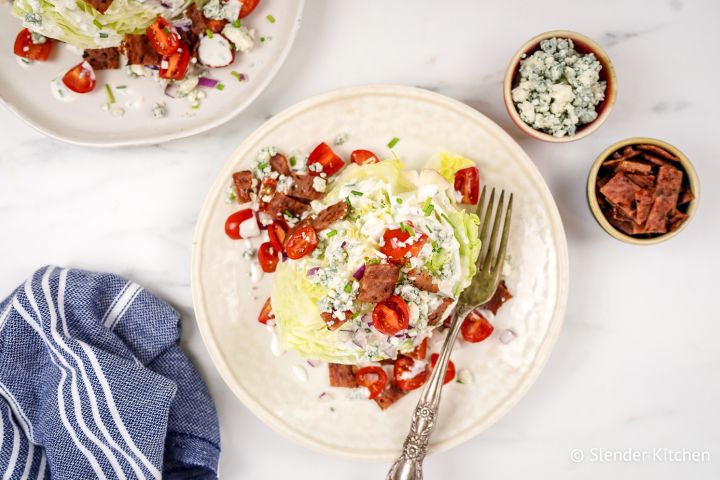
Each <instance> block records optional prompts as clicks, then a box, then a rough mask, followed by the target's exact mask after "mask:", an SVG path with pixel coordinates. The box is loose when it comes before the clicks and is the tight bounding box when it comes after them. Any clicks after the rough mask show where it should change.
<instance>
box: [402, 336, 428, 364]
mask: <svg viewBox="0 0 720 480" xmlns="http://www.w3.org/2000/svg"><path fill="white" fill-rule="evenodd" d="M427 344H428V339H427V338H425V339H424V340H423V341H422V343H420V345H418V346H417V347H415V350H413V351H412V352H410V353H408V354H407V356H408V357H411V358H414V359H415V360H425V356H426V355H427Z"/></svg>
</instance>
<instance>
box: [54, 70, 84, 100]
mask: <svg viewBox="0 0 720 480" xmlns="http://www.w3.org/2000/svg"><path fill="white" fill-rule="evenodd" d="M64 75H65V73H61V74H60V75H58V76H57V77H55V78H53V79H52V80H50V92H51V93H52V96H53V97H55V99H56V100H59V101H61V102H72V101H74V100H75V99H77V96H78V94H77V93H75V92H73V91H72V90H70V89H69V88H68V87H67V86H65V84H64V83H63V81H62V77H63V76H64Z"/></svg>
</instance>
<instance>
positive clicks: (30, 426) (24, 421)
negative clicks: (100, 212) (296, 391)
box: [0, 267, 220, 480]
mask: <svg viewBox="0 0 720 480" xmlns="http://www.w3.org/2000/svg"><path fill="white" fill-rule="evenodd" d="M179 322H180V317H179V315H178V314H177V312H175V310H173V309H172V308H171V307H170V306H169V305H168V304H167V303H165V302H164V301H162V300H160V299H159V298H157V297H156V296H154V295H153V294H151V293H149V292H148V291H146V290H144V289H143V288H142V287H140V286H139V285H138V284H136V283H133V282H129V281H127V280H125V279H123V278H121V277H118V276H117V275H112V274H104V273H92V272H87V271H82V270H66V269H60V268H57V267H45V268H42V269H40V270H38V271H37V272H35V274H34V275H33V276H32V277H31V278H29V279H28V280H27V282H25V284H24V285H21V286H20V287H18V288H17V290H15V292H13V294H12V295H11V296H10V297H9V298H7V299H6V300H4V301H3V302H2V303H0V478H1V480H9V479H20V478H23V479H25V478H30V479H41V478H54V479H61V480H76V479H77V480H87V479H94V478H109V479H136V478H140V479H159V478H161V477H162V478H182V479H188V478H192V479H211V478H217V463H218V457H219V454H220V446H219V445H220V434H219V429H218V422H217V413H216V411H215V406H214V404H213V401H212V398H211V397H210V394H209V392H208V390H207V387H206V386H205V384H204V383H203V381H202V379H201V378H200V377H199V376H198V374H197V372H196V371H195V369H194V367H193V366H192V364H191V363H190V361H189V360H188V358H187V357H186V356H185V355H184V354H183V352H182V350H181V349H180V346H179V344H178V342H179V339H180V330H179Z"/></svg>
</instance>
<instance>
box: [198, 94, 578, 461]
mask: <svg viewBox="0 0 720 480" xmlns="http://www.w3.org/2000/svg"><path fill="white" fill-rule="evenodd" d="M341 134H346V135H347V138H348V139H347V142H346V143H344V144H343V145H341V146H336V147H334V148H335V149H336V151H337V152H338V153H339V154H341V155H342V156H343V157H344V158H348V156H349V153H350V152H351V151H352V150H354V149H358V148H367V149H370V150H372V151H374V152H375V153H376V154H378V155H380V156H381V157H382V158H386V157H389V156H390V152H389V151H388V148H387V146H386V145H387V143H388V141H389V140H390V139H391V138H393V137H398V138H399V139H400V141H399V142H398V143H397V145H396V146H395V148H394V152H395V153H396V154H397V155H398V156H399V157H400V158H401V159H402V160H403V161H404V162H405V163H406V165H407V167H408V168H420V167H422V165H423V164H425V162H426V161H427V160H428V159H429V158H430V157H432V156H433V155H436V154H437V153H439V152H441V151H451V152H455V153H457V154H460V155H463V156H465V157H468V158H471V159H473V160H475V161H476V162H477V163H478V165H479V167H480V169H481V172H482V175H483V177H484V182H485V183H486V184H488V185H492V186H496V187H500V188H505V189H508V190H510V191H513V192H515V195H516V197H515V207H514V213H513V227H512V232H511V235H510V244H509V253H510V257H509V259H508V271H507V272H506V274H505V278H506V280H507V283H508V286H509V288H510V291H511V292H512V294H513V295H514V297H515V298H514V299H512V300H511V301H510V302H508V303H507V304H506V305H505V306H504V307H503V308H502V309H501V310H500V312H499V314H498V315H497V317H496V318H495V319H494V321H493V323H494V326H495V332H494V333H493V335H492V336H491V337H490V338H489V339H487V340H485V341H484V342H482V343H480V344H477V345H470V344H466V345H464V346H459V348H458V349H457V351H456V352H454V354H453V360H454V362H455V364H456V366H457V368H458V369H468V370H469V371H471V372H472V375H473V377H474V379H475V380H474V382H472V383H470V384H458V383H452V384H449V385H447V386H446V387H445V389H444V393H443V402H442V405H441V411H440V419H439V424H438V427H437V429H436V431H435V434H434V435H433V439H432V444H431V451H439V450H445V449H448V448H450V447H452V446H454V445H457V444H459V443H461V442H464V441H466V440H468V439H469V438H471V437H472V436H474V435H476V434H477V433H479V432H481V431H482V430H483V429H485V428H487V427H488V426H489V425H491V424H492V423H494V422H496V421H497V420H498V419H499V418H501V417H502V416H503V415H504V414H505V413H506V412H507V411H508V410H509V409H510V408H511V407H512V406H513V405H515V403H516V402H517V401H518V400H519V399H520V398H521V397H522V395H523V394H524V393H525V391H526V390H527V389H528V388H529V386H530V385H531V384H532V382H533V381H534V380H535V378H536V377H537V375H538V373H539V372H540V370H541V369H542V367H543V366H544V364H545V362H546V360H547V358H548V356H549V354H550V351H551V350H552V347H553V345H554V343H555V340H556V338H557V336H558V333H559V331H560V327H561V324H562V320H563V315H564V311H565V302H566V297H567V286H568V264H567V245H566V241H565V235H564V232H563V228H562V223H561V220H560V216H559V214H558V211H557V208H556V206H555V203H554V201H553V198H552V196H551V194H550V192H549V190H548V188H547V186H546V185H545V183H544V181H543V179H542V178H541V176H540V174H539V173H538V171H537V169H536V168H535V166H534V165H533V164H532V162H531V161H530V159H529V158H528V156H527V155H526V154H525V152H523V150H522V149H521V148H520V147H519V146H518V145H517V144H516V143H515V142H514V141H513V140H512V139H511V138H510V136H509V135H507V134H506V133H505V132H504V131H503V130H502V129H501V128H500V127H498V126H497V125H496V124H495V123H493V122H492V121H491V120H489V119H488V118H487V117H485V116H483V115H482V114H480V113H478V112H477V111H475V110H473V109H472V108H470V107H468V106H466V105H463V104H461V103H460V102H457V101H455V100H452V99H449V98H447V97H443V96H441V95H438V94H435V93H431V92H427V91H424V90H418V89H414V88H409V87H398V86H372V87H361V88H352V89H347V90H340V91H337V92H332V93H328V94H325V95H321V96H319V97H315V98H313V99H310V100H307V101H305V102H302V103H300V104H298V105H296V106H294V107H292V108H290V109H288V110H286V111H285V112H283V113H280V114H279V115H277V116H275V117H273V118H272V119H271V120H269V121H268V122H267V123H265V124H264V125H263V126H262V127H260V128H259V129H258V130H257V131H256V132H255V133H253V134H252V135H251V136H249V137H248V138H247V139H246V140H245V141H244V142H243V143H242V144H241V145H240V147H238V149H237V150H236V151H235V152H234V153H233V154H232V156H231V158H230V159H229V160H228V162H227V164H226V165H225V167H224V168H223V169H222V171H221V172H220V173H219V175H218V177H217V181H216V182H215V184H214V185H213V187H212V189H211V191H210V193H209V194H208V196H207V199H206V201H205V205H204V206H203V209H202V211H201V214H200V218H199V219H198V223H197V229H196V233H195V239H194V245H193V258H192V289H193V301H194V305H195V312H196V315H197V321H198V325H199V328H200V331H201V333H202V337H203V340H204V342H205V345H206V346H207V349H208V351H209V352H210V356H211V357H212V359H213V362H214V363H215V365H216V367H217V368H218V370H219V371H220V374H221V375H222V377H223V378H224V380H225V382H227V384H228V385H229V386H230V388H231V389H232V390H233V392H234V393H235V394H236V395H237V396H238V397H239V398H240V399H241V400H242V401H243V402H244V403H245V405H246V406H247V407H248V408H249V409H250V410H252V411H253V413H255V414H256V415H257V416H258V417H259V418H261V419H262V420H263V421H264V422H266V423H267V424H268V425H270V426H271V427H272V428H274V429H276V430H277V431H279V432H280V433H282V434H283V435H286V436H288V437H290V438H292V439H294V440H296V441H298V442H300V443H302V444H303V445H306V446H308V447H311V448H314V449H317V450H321V451H323V452H327V453H333V454H340V455H344V456H350V457H354V458H362V459H371V460H389V459H391V458H393V457H394V456H395V455H396V454H397V453H398V452H399V450H400V448H401V446H402V442H403V439H404V437H405V434H406V432H407V429H408V426H409V422H410V414H411V412H412V410H413V409H414V407H415V403H416V401H417V392H414V393H412V394H409V395H407V396H405V397H404V398H403V399H401V400H400V401H399V402H397V403H396V404H394V405H393V406H392V407H390V408H389V409H388V410H386V411H381V410H380V409H379V408H378V407H377V405H375V403H374V402H372V401H360V400H349V399H348V398H347V395H348V390H343V389H330V388H329V387H328V379H327V367H326V366H325V365H323V366H322V367H318V368H312V367H311V366H309V365H308V364H307V363H306V362H305V361H304V360H302V359H300V358H298V357H297V356H296V355H294V354H293V353H292V352H287V353H286V354H285V355H283V356H281V357H276V356H273V354H272V353H271V350H270V335H269V333H268V332H267V330H266V329H265V328H263V326H262V325H260V324H258V322H257V314H258V312H259V310H260V308H261V306H262V304H263V302H264V300H265V299H266V298H267V297H268V296H269V293H270V289H271V281H272V277H271V276H266V277H265V278H264V279H263V280H262V282H261V283H260V285H259V286H258V287H257V290H255V287H254V285H253V284H251V282H250V281H249V276H248V264H247V262H245V261H244V260H243V259H242V258H241V252H242V250H243V249H244V248H245V247H244V246H243V242H242V241H233V240H230V239H229V238H228V237H227V236H226V235H225V233H224V223H225V219H226V218H227V216H228V215H229V214H230V213H232V212H233V211H236V210H238V205H237V204H234V205H233V204H229V203H227V202H226V201H225V198H226V193H225V192H226V190H227V187H228V186H229V185H230V178H231V174H232V172H234V171H237V170H241V169H242V168H243V167H245V168H247V164H248V162H250V161H251V160H252V159H253V158H254V157H255V155H256V154H257V152H258V151H259V150H260V149H261V148H263V147H266V146H271V145H272V146H276V147H277V148H278V149H279V150H280V151H282V152H286V153H289V152H291V151H292V150H294V149H297V150H300V151H304V152H309V151H310V150H311V149H312V148H313V147H314V146H315V145H316V144H317V143H319V142H321V141H325V142H328V143H332V141H333V139H335V138H336V137H337V136H338V135H341ZM253 297H256V298H253ZM505 329H512V330H513V331H514V332H516V334H517V338H516V339H515V340H514V341H513V342H511V343H509V344H503V343H501V342H500V341H499V336H500V334H501V333H502V332H503V331H504V330H505ZM294 367H295V368H296V369H297V368H304V369H305V370H306V371H307V372H308V374H309V377H310V378H309V381H307V382H299V381H298V380H297V378H296V377H295V375H294V374H293V368H294ZM329 390H333V392H332V395H333V397H334V399H333V400H330V401H320V400H319V399H318V397H319V395H320V394H321V393H322V392H326V391H329Z"/></svg>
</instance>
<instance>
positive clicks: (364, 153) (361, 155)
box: [350, 150, 380, 165]
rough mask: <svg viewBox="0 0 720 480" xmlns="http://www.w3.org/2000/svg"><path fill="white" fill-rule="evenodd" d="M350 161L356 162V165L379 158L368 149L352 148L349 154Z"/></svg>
mask: <svg viewBox="0 0 720 480" xmlns="http://www.w3.org/2000/svg"><path fill="white" fill-rule="evenodd" d="M350 161H351V162H353V163H357V164H358V165H369V164H371V163H378V162H379V161H380V160H379V159H378V158H377V155H375V154H374V153H373V152H371V151H370V150H353V152H352V153H351V154H350Z"/></svg>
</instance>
